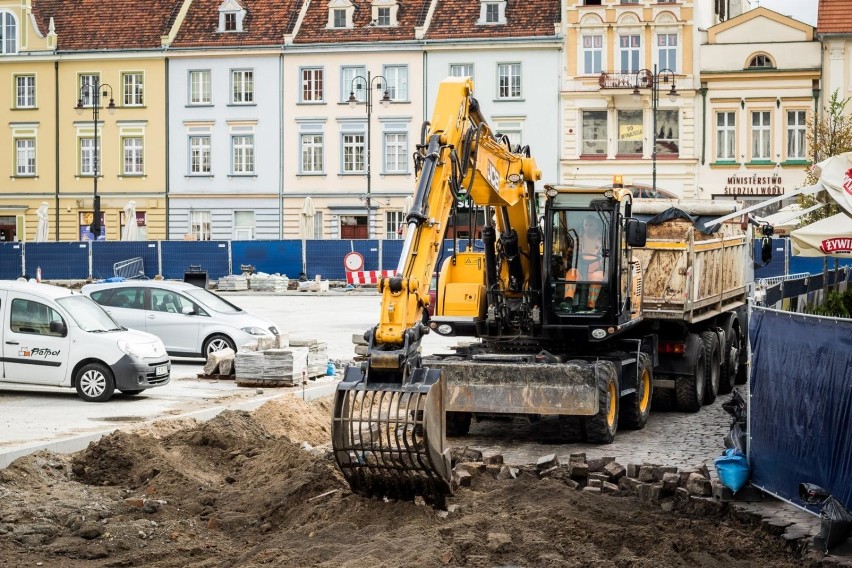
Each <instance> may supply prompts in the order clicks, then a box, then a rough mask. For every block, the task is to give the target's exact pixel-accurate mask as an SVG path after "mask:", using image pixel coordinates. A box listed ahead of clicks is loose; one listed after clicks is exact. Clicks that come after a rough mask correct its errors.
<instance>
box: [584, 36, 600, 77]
mask: <svg viewBox="0 0 852 568" xmlns="http://www.w3.org/2000/svg"><path fill="white" fill-rule="evenodd" d="M602 68H603V36H602V35H584V36H583V73H584V74H585V75H597V74H599V73H600V72H601V70H602Z"/></svg>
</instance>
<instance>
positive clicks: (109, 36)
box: [33, 0, 182, 51]
mask: <svg viewBox="0 0 852 568" xmlns="http://www.w3.org/2000/svg"><path fill="white" fill-rule="evenodd" d="M181 3H182V1H181V0H146V1H145V2H138V1H131V0H118V1H117V2H112V3H110V4H104V3H103V2H102V1H100V0H34V1H33V15H34V16H35V18H36V21H37V22H38V26H39V29H40V31H41V32H42V33H43V34H47V31H48V28H49V24H50V18H51V16H52V17H53V21H54V24H55V27H56V35H57V38H58V45H57V49H58V50H60V51H77V50H113V49H151V48H158V47H160V36H161V35H163V34H166V33H168V31H169V27H170V26H171V24H172V22H174V19H175V17H176V16H177V13H178V11H179V10H180V5H181Z"/></svg>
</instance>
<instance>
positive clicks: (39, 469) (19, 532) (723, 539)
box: [0, 398, 804, 568]
mask: <svg viewBox="0 0 852 568" xmlns="http://www.w3.org/2000/svg"><path fill="white" fill-rule="evenodd" d="M328 424H329V403H328V401H323V402H319V403H313V404H306V403H303V402H301V401H299V400H297V399H291V398H285V399H283V400H278V401H275V402H271V403H269V404H267V405H266V406H265V407H263V408H261V409H259V410H258V411H256V412H254V413H252V414H249V413H244V412H224V413H222V414H220V415H219V416H218V417H216V418H214V419H213V420H210V421H209V422H206V423H194V422H186V423H185V424H183V427H182V428H180V429H175V428H174V427H173V426H163V425H155V426H154V427H152V428H147V429H144V430H138V431H133V432H117V433H115V434H113V435H111V436H108V437H105V438H103V439H102V440H101V441H99V442H97V443H93V444H91V445H90V446H89V448H88V449H87V450H85V451H83V452H80V453H78V454H75V455H73V456H64V455H55V454H49V453H39V454H34V455H31V456H28V457H26V458H22V459H20V460H17V461H16V462H14V463H13V464H12V465H11V466H10V467H9V468H7V469H5V470H0V504H2V508H0V566H23V565H28V566H35V565H37V563H38V562H41V563H43V564H42V565H43V566H51V567H83V566H86V567H120V566H159V567H214V566H215V567H220V566H222V567H224V566H246V567H259V566H293V567H301V566H328V567H340V566H342V567H362V566H363V567H367V566H370V567H376V566H387V567H396V566H412V567H414V566H417V567H429V566H483V567H484V566H509V565H512V566H619V567H635V568H638V567H645V566H647V567H655V568H657V567H667V566H684V565H688V566H696V567H704V566H706V567H710V566H713V567H715V566H719V565H728V566H733V567H738V566H742V567H745V566H749V567H750V566H755V565H758V566H770V565H771V566H782V567H783V566H790V567H793V566H801V565H803V562H804V561H803V560H802V559H800V558H797V557H794V556H792V555H790V554H789V553H787V552H785V551H784V550H783V545H782V544H781V543H780V542H779V539H774V538H772V537H769V536H767V535H764V534H762V533H759V532H753V531H751V530H750V529H748V528H745V527H739V526H736V525H732V524H728V523H727V522H724V521H721V520H718V519H690V518H688V517H685V516H681V515H678V514H673V513H663V512H661V511H659V510H658V509H652V508H650V507H649V506H647V505H643V504H641V503H639V502H637V501H635V500H633V499H631V498H626V497H619V496H606V495H590V494H588V493H584V492H579V491H576V490H575V489H572V488H571V487H569V486H568V485H566V484H565V483H563V482H561V481H559V480H556V479H543V480H539V479H538V478H537V477H536V476H535V475H534V474H533V473H532V470H531V469H526V468H522V469H521V473H520V475H519V477H518V479H507V480H499V479H496V478H495V477H493V476H491V475H488V474H483V475H481V476H478V477H476V478H475V479H474V480H473V483H472V485H471V487H469V488H463V489H460V490H459V491H458V493H457V494H456V496H454V497H452V498H451V499H450V500H449V507H448V509H449V510H448V511H444V512H439V511H435V510H433V509H431V508H429V507H427V506H424V505H418V504H415V503H408V502H382V501H375V500H367V499H363V498H361V497H358V496H356V495H353V494H351V492H350V491H349V490H348V486H347V485H346V484H345V482H344V481H343V479H342V477H341V475H340V474H339V472H338V471H337V469H336V468H335V466H334V463H333V460H332V459H331V457H330V455H329V452H328V447H327V446H324V447H319V446H318V444H319V443H321V442H323V441H325V440H327V439H328V427H329V426H328ZM305 442H307V443H305Z"/></svg>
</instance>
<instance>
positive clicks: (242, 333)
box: [82, 280, 279, 357]
mask: <svg viewBox="0 0 852 568" xmlns="http://www.w3.org/2000/svg"><path fill="white" fill-rule="evenodd" d="M82 292H83V294H85V295H87V296H89V297H90V298H91V299H92V300H94V301H95V302H97V303H98V304H100V305H101V306H103V308H104V309H105V310H106V311H107V312H108V313H109V314H110V315H111V316H112V317H113V319H114V320H115V321H116V322H118V323H120V324H121V325H123V326H124V327H128V328H130V329H138V330H141V331H147V332H148V333H152V334H154V335H156V336H157V337H159V338H160V339H162V340H163V344H164V345H165V346H166V351H168V352H169V354H171V355H177V356H184V357H186V356H199V355H200V356H203V357H206V356H207V355H208V354H209V353H211V352H213V351H218V350H219V349H224V348H225V347H230V348H231V349H233V350H234V351H236V350H237V347H238V346H240V345H243V344H245V343H249V342H252V341H256V340H257V339H258V338H259V337H262V336H276V335H278V333H279V331H278V328H277V327H276V326H275V324H273V323H272V322H270V321H269V320H265V319H263V318H261V317H258V316H255V315H252V314H250V313H248V312H245V311H243V310H242V309H241V308H239V307H237V306H235V305H234V304H232V303H230V302H228V301H227V300H225V299H224V298H222V297H221V296H218V295H217V294H214V293H213V292H210V291H208V290H205V289H204V288H199V287H198V286H194V285H192V284H189V283H186V282H168V281H162V280H142V281H125V282H102V283H95V284H86V285H85V286H83V288H82Z"/></svg>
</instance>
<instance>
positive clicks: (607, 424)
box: [583, 362, 620, 444]
mask: <svg viewBox="0 0 852 568" xmlns="http://www.w3.org/2000/svg"><path fill="white" fill-rule="evenodd" d="M589 368H590V370H591V371H592V372H593V373H594V374H595V378H596V379H597V385H598V412H597V414H595V415H594V416H587V417H586V418H585V419H584V420H583V429H584V430H585V433H586V441H587V442H591V443H592V444H611V443H612V442H613V440H615V433H616V431H617V430H618V399H619V393H620V390H619V388H618V375H616V373H615V368H614V367H613V365H612V363H609V362H599V363H594V364H592V365H590V366H589Z"/></svg>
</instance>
